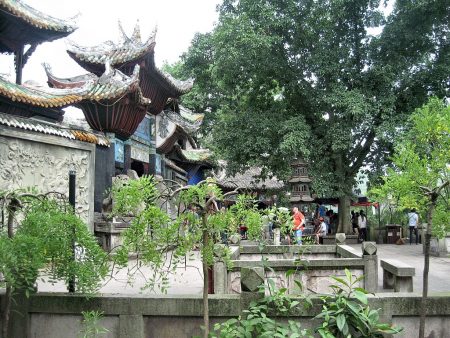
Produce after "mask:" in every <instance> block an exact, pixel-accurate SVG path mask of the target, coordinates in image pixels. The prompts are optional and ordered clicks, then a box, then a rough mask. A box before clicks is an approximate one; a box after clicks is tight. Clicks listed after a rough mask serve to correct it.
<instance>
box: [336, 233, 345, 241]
mask: <svg viewBox="0 0 450 338" xmlns="http://www.w3.org/2000/svg"><path fill="white" fill-rule="evenodd" d="M345 239H346V236H345V234H344V233H343V232H338V233H337V234H336V244H345Z"/></svg>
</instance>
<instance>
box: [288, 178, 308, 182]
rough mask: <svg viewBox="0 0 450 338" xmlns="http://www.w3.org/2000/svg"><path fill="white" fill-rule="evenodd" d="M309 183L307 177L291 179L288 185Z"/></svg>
mask: <svg viewBox="0 0 450 338" xmlns="http://www.w3.org/2000/svg"><path fill="white" fill-rule="evenodd" d="M298 182H301V183H311V182H312V181H311V179H310V178H309V177H293V178H291V179H290V180H289V183H298Z"/></svg>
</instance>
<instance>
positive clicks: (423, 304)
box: [419, 196, 437, 338]
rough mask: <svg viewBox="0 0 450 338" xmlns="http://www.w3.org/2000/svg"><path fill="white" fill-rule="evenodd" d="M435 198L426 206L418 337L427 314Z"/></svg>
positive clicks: (421, 332) (421, 335) (423, 335)
mask: <svg viewBox="0 0 450 338" xmlns="http://www.w3.org/2000/svg"><path fill="white" fill-rule="evenodd" d="M436 199H437V198H435V197H434V196H432V197H431V203H430V206H429V208H428V215H427V228H426V232H425V252H424V265H423V288H422V301H421V303H420V325H419V338H424V337H425V318H426V315H427V297H428V272H429V271H430V242H431V232H432V229H433V226H432V225H433V213H434V209H435V207H436Z"/></svg>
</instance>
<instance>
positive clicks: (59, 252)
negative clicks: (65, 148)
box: [0, 197, 108, 294]
mask: <svg viewBox="0 0 450 338" xmlns="http://www.w3.org/2000/svg"><path fill="white" fill-rule="evenodd" d="M27 203H28V204H27V205H26V206H25V207H24V208H23V210H22V212H23V215H22V217H23V221H22V222H21V223H20V225H19V227H18V229H17V231H16V233H15V234H14V236H13V237H12V238H9V237H8V236H7V234H6V233H5V232H0V271H2V272H3V274H4V277H5V282H6V284H7V285H8V286H11V287H12V288H13V289H21V290H24V291H25V293H26V294H29V293H31V292H34V291H35V283H36V280H37V278H38V276H39V275H40V274H42V275H43V278H47V279H49V281H50V282H53V281H57V280H63V281H64V282H65V283H66V284H68V282H69V280H70V278H71V276H74V277H75V280H76V289H77V291H79V292H82V293H93V292H95V291H96V290H97V289H98V287H99V286H100V282H101V280H102V278H103V277H105V276H106V274H107V272H108V265H107V263H106V261H105V260H106V259H105V258H106V255H105V253H104V252H103V251H102V249H101V248H100V247H99V245H98V243H97V240H96V239H95V238H94V236H93V235H92V234H91V233H90V232H89V230H88V227H87V225H86V224H85V223H84V222H83V221H82V220H81V219H80V218H79V217H78V216H77V215H75V214H74V213H73V211H72V210H71V208H70V207H68V206H66V205H61V203H58V202H56V201H55V200H52V199H49V198H42V197H40V198H37V197H36V198H34V199H30V200H29V202H27ZM73 240H74V241H75V245H76V250H75V251H76V252H77V254H76V257H75V258H76V259H74V257H73V250H72V241H73Z"/></svg>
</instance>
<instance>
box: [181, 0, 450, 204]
mask: <svg viewBox="0 0 450 338" xmlns="http://www.w3.org/2000/svg"><path fill="white" fill-rule="evenodd" d="M383 4H384V5H386V2H381V1H374V0H364V1H350V0H344V1H314V0H306V1H305V0H302V1H300V0H288V1H263V2H261V1H255V0H241V1H233V0H226V1H224V2H223V4H222V5H221V6H220V8H219V15H220V16H219V20H218V23H217V26H216V27H215V29H214V31H213V32H211V33H207V34H203V35H202V34H199V35H197V36H196V37H195V38H194V40H193V41H192V46H191V47H190V49H189V51H188V52H187V53H186V54H185V55H184V56H183V58H182V65H181V66H180V65H179V64H177V65H176V67H173V72H174V73H176V75H178V76H181V77H184V78H187V77H193V78H196V82H195V84H194V88H193V91H192V93H193V94H192V96H189V95H187V96H184V97H183V98H182V99H183V100H184V99H185V98H186V100H185V101H183V104H185V105H186V106H187V107H189V108H192V109H194V110H196V111H198V112H206V119H205V120H206V121H208V122H207V126H206V128H207V129H208V131H209V130H211V129H212V132H211V133H208V134H206V133H205V136H208V137H205V139H206V141H207V142H208V143H209V144H208V146H210V147H211V148H212V149H214V150H215V151H216V152H217V153H218V154H219V155H220V157H221V158H224V159H226V160H228V165H229V166H228V167H229V168H230V169H231V171H239V170H243V169H246V168H247V167H248V166H255V165H256V166H259V167H261V168H262V169H263V174H268V173H269V172H272V173H274V174H276V175H277V177H279V178H285V177H287V176H288V175H289V173H290V167H289V164H290V162H291V160H292V159H293V158H295V157H298V156H300V155H301V156H303V157H304V158H305V159H306V160H308V161H309V162H310V164H311V174H312V176H313V177H314V178H315V179H314V181H313V188H314V190H315V192H316V193H317V194H318V195H326V196H336V197H341V196H343V195H347V196H348V195H350V194H351V191H352V187H353V186H354V183H355V175H356V174H357V173H358V171H359V170H360V168H362V167H365V166H369V167H370V168H371V170H380V169H381V168H384V166H385V165H386V162H387V161H388V157H389V156H390V150H391V149H392V143H393V141H394V140H395V139H396V137H397V134H398V132H399V131H400V130H401V128H402V127H403V126H404V125H405V122H406V121H407V117H408V116H409V115H410V114H411V112H412V111H413V110H414V109H415V108H417V107H419V106H420V105H422V104H423V103H424V102H426V100H427V98H428V96H429V95H430V94H434V95H436V96H438V97H441V98H442V97H446V96H447V97H448V95H449V82H448V69H449V68H450V64H449V60H450V58H449V57H448V56H449V49H448V43H447V40H448V37H447V35H448V31H449V20H448V14H447V13H448V3H447V1H446V0H438V1H431V0H423V1H414V2H410V1H396V2H395V4H394V8H393V11H392V12H391V13H390V14H389V15H388V16H385V15H384V14H383V13H384V11H383V9H382V8H380V6H383ZM374 29H378V30H379V31H380V32H381V33H379V34H375V33H373V32H374ZM230 145H232V146H230ZM377 172H378V171H377Z"/></svg>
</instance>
